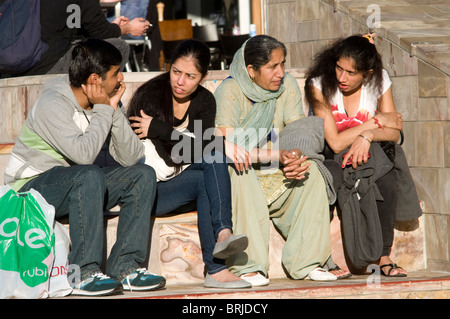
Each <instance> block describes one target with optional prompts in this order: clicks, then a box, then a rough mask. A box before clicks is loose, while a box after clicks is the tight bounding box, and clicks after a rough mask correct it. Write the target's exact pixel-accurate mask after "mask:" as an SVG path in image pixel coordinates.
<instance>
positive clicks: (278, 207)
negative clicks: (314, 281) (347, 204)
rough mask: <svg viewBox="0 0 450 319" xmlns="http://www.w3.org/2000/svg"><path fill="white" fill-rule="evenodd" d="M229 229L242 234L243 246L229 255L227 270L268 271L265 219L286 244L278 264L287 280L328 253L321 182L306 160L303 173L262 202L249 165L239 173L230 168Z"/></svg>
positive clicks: (326, 210)
mask: <svg viewBox="0 0 450 319" xmlns="http://www.w3.org/2000/svg"><path fill="white" fill-rule="evenodd" d="M229 171H230V177H231V188H232V209H233V232H234V234H246V235H247V236H248V238H249V246H248V248H247V249H246V250H245V251H244V252H242V253H240V254H237V255H235V256H233V257H231V258H228V260H227V264H228V266H229V267H230V270H231V271H232V272H233V273H235V274H237V275H242V274H245V273H250V272H261V273H263V274H264V275H266V276H267V274H268V272H269V266H270V265H269V240H270V238H269V232H270V224H269V223H270V219H271V220H272V222H273V223H274V225H275V227H276V228H277V229H278V230H279V231H280V233H281V234H282V236H283V238H284V239H285V240H286V243H285V245H284V248H283V253H282V260H281V262H282V265H283V267H284V269H285V270H286V271H287V273H288V275H289V277H291V278H292V279H303V278H305V277H306V276H307V275H308V273H309V272H310V271H312V270H313V269H314V268H316V267H319V266H322V265H324V264H325V262H326V261H327V259H328V257H329V256H330V254H331V243H330V217H329V206H328V197H327V191H326V186H325V181H324V179H323V177H322V174H321V173H320V171H319V169H318V168H317V165H316V164H315V163H314V162H312V161H311V166H310V170H309V172H308V173H307V177H306V178H305V179H303V180H299V181H296V182H294V183H293V187H290V188H288V189H287V190H286V191H285V192H284V193H283V194H282V195H281V196H280V197H279V198H278V199H276V200H275V201H274V202H273V203H271V204H270V206H267V202H266V199H265V197H264V193H263V191H262V189H261V186H260V183H259V180H258V177H257V175H256V173H255V171H254V170H253V169H251V170H249V171H248V172H244V173H243V174H241V175H239V174H237V173H236V171H235V170H234V169H233V168H232V167H230V170H229Z"/></svg>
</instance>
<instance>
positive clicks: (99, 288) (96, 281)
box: [72, 272, 123, 296]
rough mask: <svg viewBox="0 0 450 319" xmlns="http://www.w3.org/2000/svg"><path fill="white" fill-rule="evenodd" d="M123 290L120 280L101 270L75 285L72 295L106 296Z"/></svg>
mask: <svg viewBox="0 0 450 319" xmlns="http://www.w3.org/2000/svg"><path fill="white" fill-rule="evenodd" d="M122 291H123V287H122V284H121V283H120V281H117V280H114V279H112V278H110V277H108V276H106V275H104V274H102V273H100V272H99V273H96V274H94V275H92V276H90V277H89V278H87V279H85V280H83V281H81V282H80V283H78V284H76V285H75V286H73V291H72V295H77V296H106V295H115V294H119V293H121V292H122Z"/></svg>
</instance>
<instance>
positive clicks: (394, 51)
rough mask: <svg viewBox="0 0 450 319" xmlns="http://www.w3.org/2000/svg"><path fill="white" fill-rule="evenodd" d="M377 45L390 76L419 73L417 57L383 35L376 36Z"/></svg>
mask: <svg viewBox="0 0 450 319" xmlns="http://www.w3.org/2000/svg"><path fill="white" fill-rule="evenodd" d="M375 45H376V47H377V50H378V52H379V53H380V55H381V59H382V61H383V67H384V68H385V69H386V71H387V72H388V73H389V75H390V76H405V75H417V73H418V70H417V58H415V57H411V56H410V54H409V53H408V52H406V51H405V50H403V49H401V48H399V47H398V46H396V45H394V44H393V43H391V42H389V41H386V40H385V39H384V38H381V37H376V38H375Z"/></svg>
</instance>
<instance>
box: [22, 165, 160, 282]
mask: <svg viewBox="0 0 450 319" xmlns="http://www.w3.org/2000/svg"><path fill="white" fill-rule="evenodd" d="M30 188H34V189H35V190H37V191H38V192H39V193H40V194H41V195H42V196H43V197H44V198H45V200H46V201H47V202H48V203H49V204H51V205H53V206H54V207H55V213H56V214H55V215H56V218H59V217H63V216H66V215H68V216H69V225H70V238H71V242H72V249H71V251H70V253H69V262H70V264H76V265H78V266H79V267H80V270H81V280H84V279H86V278H88V277H89V276H91V275H92V274H94V273H96V272H98V271H100V265H101V263H102V258H103V236H104V230H103V212H104V211H105V210H108V209H111V208H113V207H114V206H116V205H117V204H120V206H121V209H120V217H119V225H118V228H117V240H116V243H115V244H114V246H113V248H112V250H111V254H110V256H109V258H108V260H107V265H106V274H107V275H109V276H111V277H113V278H116V279H117V280H122V279H123V278H125V277H126V276H127V275H129V274H130V273H132V272H133V271H134V270H135V269H137V268H139V265H140V264H141V263H142V262H144V261H145V258H146V256H147V251H148V240H149V232H150V213H151V210H152V206H153V203H154V198H155V193H156V174H155V171H154V170H153V168H151V167H150V166H147V165H144V164H137V165H134V166H130V167H121V166H111V167H105V168H100V167H98V166H97V165H74V166H70V167H54V168H52V169H50V170H49V171H47V172H45V173H43V174H42V175H40V176H38V177H36V178H34V179H32V180H31V181H29V182H28V183H27V184H25V185H24V186H23V187H22V188H21V190H20V191H21V192H24V191H27V190H29V189H30Z"/></svg>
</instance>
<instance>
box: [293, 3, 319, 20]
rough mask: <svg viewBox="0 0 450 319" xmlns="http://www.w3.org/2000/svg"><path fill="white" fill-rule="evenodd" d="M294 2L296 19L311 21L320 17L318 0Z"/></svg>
mask: <svg viewBox="0 0 450 319" xmlns="http://www.w3.org/2000/svg"><path fill="white" fill-rule="evenodd" d="M295 4H296V7H295V19H296V21H299V22H300V21H313V20H317V19H320V11H319V5H320V0H297V1H296V2H295Z"/></svg>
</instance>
